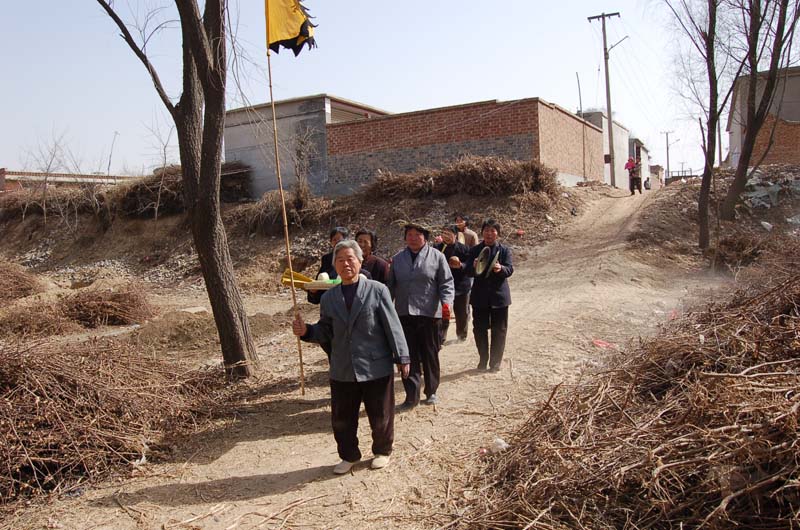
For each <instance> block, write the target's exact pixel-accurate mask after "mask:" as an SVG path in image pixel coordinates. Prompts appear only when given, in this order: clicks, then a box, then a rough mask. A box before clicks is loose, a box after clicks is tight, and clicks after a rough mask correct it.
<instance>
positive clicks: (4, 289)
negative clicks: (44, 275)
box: [0, 260, 44, 304]
mask: <svg viewBox="0 0 800 530" xmlns="http://www.w3.org/2000/svg"><path fill="white" fill-rule="evenodd" d="M43 290H44V286H43V285H42V282H40V281H39V279H38V278H37V277H36V276H35V275H34V274H31V273H30V272H28V271H27V270H26V269H25V267H22V266H20V265H17V264H15V263H10V262H8V261H2V260H0V303H3V304H5V303H7V302H10V301H12V300H17V299H19V298H25V297H26V296H30V295H32V294H36V293H39V292H42V291H43Z"/></svg>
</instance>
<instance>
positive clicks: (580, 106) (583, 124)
mask: <svg viewBox="0 0 800 530" xmlns="http://www.w3.org/2000/svg"><path fill="white" fill-rule="evenodd" d="M575 79H577V80H578V114H580V116H581V139H582V140H583V157H582V158H581V161H582V162H583V180H584V182H585V181H586V121H585V120H584V118H583V97H582V96H581V78H580V76H579V75H578V72H575Z"/></svg>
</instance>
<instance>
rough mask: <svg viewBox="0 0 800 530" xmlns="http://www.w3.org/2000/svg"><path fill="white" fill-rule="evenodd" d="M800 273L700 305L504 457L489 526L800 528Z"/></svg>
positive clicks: (483, 480)
mask: <svg viewBox="0 0 800 530" xmlns="http://www.w3.org/2000/svg"><path fill="white" fill-rule="evenodd" d="M798 389H800V276H798V275H796V273H795V275H794V276H792V277H789V278H787V279H784V280H782V281H779V282H777V283H775V284H774V285H772V286H771V287H769V288H767V289H763V288H762V290H761V291H760V292H750V293H746V292H740V293H737V294H736V295H734V297H733V301H732V302H730V303H728V304H718V305H713V306H711V307H709V308H708V309H707V310H706V311H703V312H700V313H694V314H689V315H688V316H687V317H685V318H684V319H682V320H680V321H678V322H677V323H676V325H675V326H674V327H671V328H670V329H667V330H664V331H663V332H662V334H661V335H659V336H658V337H657V338H654V339H652V340H648V341H646V342H644V343H643V344H642V345H641V347H640V348H639V349H638V350H637V351H635V352H628V353H626V354H625V355H624V356H620V357H619V358H617V359H615V360H614V361H613V362H612V363H611V368H610V369H609V370H607V371H606V372H604V373H601V374H599V375H596V376H593V377H592V378H591V379H589V380H588V381H587V382H585V383H583V384H580V385H577V386H576V387H575V388H570V389H569V390H564V389H563V388H556V389H555V390H554V392H553V395H551V398H550V400H549V401H548V402H547V403H545V404H544V405H542V406H541V408H540V409H539V410H538V411H536V412H535V413H534V414H533V415H532V416H531V418H530V420H529V421H528V422H527V423H526V424H525V425H524V427H523V428H522V429H521V430H520V431H519V432H518V433H517V434H516V436H515V437H514V439H513V441H512V443H511V447H512V449H510V450H509V451H507V452H506V453H503V454H501V455H499V456H498V457H496V459H495V460H493V461H490V462H489V464H488V465H487V467H486V469H484V474H483V475H482V476H481V477H480V479H476V480H474V481H473V482H474V488H475V490H477V491H480V492H482V493H483V496H481V497H479V498H478V500H477V502H476V503H475V504H473V505H472V506H470V507H469V509H468V510H467V512H466V514H465V515H463V516H462V517H461V519H460V520H459V523H460V524H461V526H462V527H470V528H472V527H479V528H519V527H525V528H678V527H683V528H698V527H702V526H705V527H709V528H723V527H724V528H731V527H738V528H775V529H777V528H796V527H797V526H798V520H799V519H798V517H799V516H800V512H799V510H800V436H798V435H800V430H798V429H799V428H798V424H799V422H798V420H800V392H799V391H798Z"/></svg>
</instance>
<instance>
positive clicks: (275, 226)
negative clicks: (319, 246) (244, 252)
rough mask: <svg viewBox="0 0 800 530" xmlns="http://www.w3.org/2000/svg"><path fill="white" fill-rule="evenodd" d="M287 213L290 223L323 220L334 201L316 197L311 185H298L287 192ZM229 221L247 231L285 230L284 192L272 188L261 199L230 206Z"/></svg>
mask: <svg viewBox="0 0 800 530" xmlns="http://www.w3.org/2000/svg"><path fill="white" fill-rule="evenodd" d="M286 201H287V204H286V217H287V219H288V221H289V226H298V227H302V226H303V225H304V224H309V225H313V224H315V223H319V222H320V220H321V219H322V218H323V217H324V215H325V213H326V212H328V211H329V210H330V201H328V200H326V199H323V198H319V197H314V196H313V195H312V194H311V191H310V189H309V188H308V186H307V185H300V186H294V187H293V188H292V190H291V191H290V192H288V193H287V194H286ZM225 224H226V225H228V226H232V227H241V228H242V229H244V230H245V231H246V232H247V233H250V234H252V233H260V234H265V235H275V234H281V233H283V232H282V230H283V213H282V211H281V198H280V192H278V191H268V192H266V193H264V195H262V197H261V199H259V200H258V201H257V202H253V203H250V204H243V205H240V206H237V207H236V208H234V209H232V210H230V211H229V212H228V213H227V214H226V216H225Z"/></svg>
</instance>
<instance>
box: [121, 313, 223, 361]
mask: <svg viewBox="0 0 800 530" xmlns="http://www.w3.org/2000/svg"><path fill="white" fill-rule="evenodd" d="M130 340H131V342H132V343H133V344H137V345H143V346H151V347H158V348H159V349H162V350H168V351H178V350H182V351H185V350H189V351H191V350H206V349H209V348H210V347H212V346H218V345H219V339H218V336H217V328H216V327H215V325H214V318H213V317H212V316H211V314H210V313H206V312H203V313H189V312H186V311H171V312H169V313H165V314H163V315H161V316H159V317H158V318H155V319H153V320H151V321H150V322H147V323H146V324H144V325H143V326H141V327H140V328H139V329H137V330H135V331H134V332H133V333H132V334H131V338H130Z"/></svg>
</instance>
